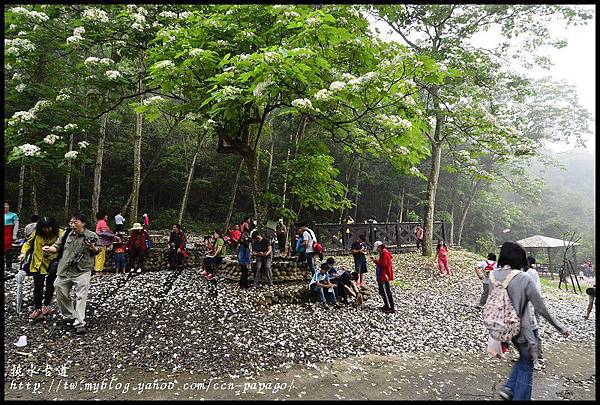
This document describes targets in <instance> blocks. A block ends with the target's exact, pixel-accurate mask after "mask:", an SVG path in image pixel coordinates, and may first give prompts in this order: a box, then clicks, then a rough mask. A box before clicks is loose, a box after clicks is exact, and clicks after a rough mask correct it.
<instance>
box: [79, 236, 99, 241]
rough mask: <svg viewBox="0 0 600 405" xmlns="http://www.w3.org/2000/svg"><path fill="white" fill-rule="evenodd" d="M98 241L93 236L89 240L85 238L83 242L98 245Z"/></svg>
mask: <svg viewBox="0 0 600 405" xmlns="http://www.w3.org/2000/svg"><path fill="white" fill-rule="evenodd" d="M97 240H98V239H96V238H94V237H93V236H90V237H89V238H84V239H83V242H84V243H96V241H97Z"/></svg>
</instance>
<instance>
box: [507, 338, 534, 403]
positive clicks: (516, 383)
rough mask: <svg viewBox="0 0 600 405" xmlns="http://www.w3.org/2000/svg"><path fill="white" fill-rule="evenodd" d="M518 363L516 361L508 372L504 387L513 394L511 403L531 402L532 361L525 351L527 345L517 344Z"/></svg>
mask: <svg viewBox="0 0 600 405" xmlns="http://www.w3.org/2000/svg"><path fill="white" fill-rule="evenodd" d="M516 347H517V350H518V351H519V361H517V362H516V363H515V364H514V365H513V367H512V370H511V372H510V376H509V377H508V381H507V383H506V384H505V387H506V388H508V389H510V390H511V391H512V394H513V397H512V399H513V401H518V400H531V388H532V386H533V360H532V359H531V355H530V354H529V350H528V349H527V343H517V344H516Z"/></svg>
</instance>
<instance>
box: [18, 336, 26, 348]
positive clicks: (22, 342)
mask: <svg viewBox="0 0 600 405" xmlns="http://www.w3.org/2000/svg"><path fill="white" fill-rule="evenodd" d="M15 346H17V347H25V346H27V336H25V335H23V336H21V337H20V338H19V340H18V342H17V343H15Z"/></svg>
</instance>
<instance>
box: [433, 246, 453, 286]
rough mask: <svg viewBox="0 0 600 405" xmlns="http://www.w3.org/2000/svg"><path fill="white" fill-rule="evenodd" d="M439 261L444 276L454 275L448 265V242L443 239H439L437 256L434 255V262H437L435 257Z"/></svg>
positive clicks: (436, 249) (436, 250)
mask: <svg viewBox="0 0 600 405" xmlns="http://www.w3.org/2000/svg"><path fill="white" fill-rule="evenodd" d="M436 258H437V261H438V268H439V269H440V273H441V274H442V275H443V276H448V277H450V276H451V275H452V271H451V270H450V268H449V267H448V246H446V242H444V241H443V240H438V244H437V247H436V248H435V256H433V262H434V263H435V259H436Z"/></svg>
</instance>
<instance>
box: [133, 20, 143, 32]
mask: <svg viewBox="0 0 600 405" xmlns="http://www.w3.org/2000/svg"><path fill="white" fill-rule="evenodd" d="M130 27H131V28H133V29H134V30H137V31H143V30H144V26H143V25H142V24H140V23H136V22H135V23H133V24H131V26H130Z"/></svg>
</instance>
